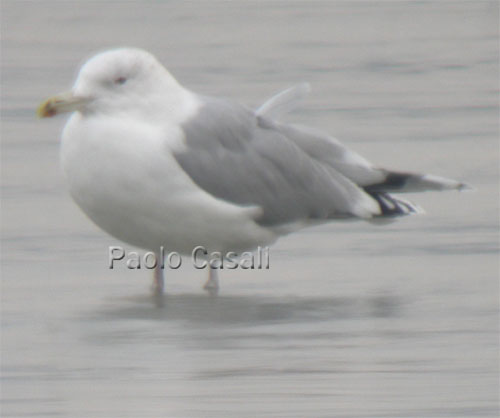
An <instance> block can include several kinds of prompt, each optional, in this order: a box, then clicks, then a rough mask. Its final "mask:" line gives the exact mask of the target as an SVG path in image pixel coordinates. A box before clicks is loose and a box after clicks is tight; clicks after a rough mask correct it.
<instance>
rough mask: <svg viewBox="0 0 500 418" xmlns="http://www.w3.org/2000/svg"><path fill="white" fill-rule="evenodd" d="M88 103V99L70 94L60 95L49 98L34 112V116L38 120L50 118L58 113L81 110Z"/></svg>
mask: <svg viewBox="0 0 500 418" xmlns="http://www.w3.org/2000/svg"><path fill="white" fill-rule="evenodd" d="M88 101H89V99H88V98H86V97H79V96H75V95H74V94H73V93H71V92H67V93H62V94H60V95H57V96H53V97H49V98H48V99H47V100H45V101H44V102H43V103H41V104H40V106H38V109H37V110H36V114H37V116H38V117H39V118H50V117H52V116H55V115H57V114H59V113H67V112H74V111H76V110H81V109H82V107H83V106H84V105H85V104H86V103H88Z"/></svg>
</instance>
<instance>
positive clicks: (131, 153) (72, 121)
mask: <svg viewBox="0 0 500 418" xmlns="http://www.w3.org/2000/svg"><path fill="white" fill-rule="evenodd" d="M308 90H309V86H308V85H307V84H301V85H299V86H295V87H292V88H289V89H287V90H285V91H283V92H281V93H279V94H277V95H275V96H273V97H272V98H270V99H269V100H268V101H266V102H265V103H264V104H263V105H261V106H260V107H259V108H257V109H255V110H254V109H251V108H248V107H246V106H243V105H241V104H239V103H237V102H234V101H232V100H229V99H225V98H216V97H207V96H203V95H199V94H196V93H194V92H192V91H190V90H188V89H187V88H185V87H183V86H182V85H181V84H180V83H179V82H178V81H177V80H176V79H175V78H174V77H173V76H172V75H171V74H170V73H169V72H168V71H167V69H166V68H165V67H164V66H163V65H162V64H161V63H160V62H159V61H158V60H157V59H156V58H155V57H154V56H153V55H152V54H150V53H149V52H147V51H144V50H141V49H136V48H117V49H112V50H108V51H104V52H101V53H98V54H97V55H95V56H94V57H92V58H91V59H89V60H88V61H87V62H86V63H85V64H84V65H83V66H82V68H81V69H80V71H79V73H78V76H77V79H76V82H75V84H74V86H73V88H72V89H71V91H69V92H67V93H63V94H60V95H57V96H54V97H51V98H49V99H47V100H45V101H44V102H43V103H42V104H41V105H40V106H39V107H38V110H37V113H38V116H39V117H52V116H55V115H58V114H60V113H72V114H71V117H70V118H69V120H68V121H67V123H66V125H65V127H64V129H63V132H62V139H61V154H60V159H61V165H62V168H63V172H64V174H65V177H66V180H67V183H68V186H69V192H70V194H71V196H72V197H73V199H74V201H75V202H76V203H77V205H78V206H79V207H80V208H81V209H82V210H83V212H84V213H85V214H86V215H87V216H88V217H89V218H90V219H91V220H92V221H93V222H94V223H95V224H97V225H98V226H99V227H100V228H101V229H103V230H104V231H106V232H107V233H109V234H110V235H112V236H113V237H115V238H117V239H119V240H121V241H124V242H126V243H128V244H131V245H133V246H136V247H139V248H143V249H147V250H151V251H154V252H156V253H157V252H158V248H160V247H161V246H163V247H164V248H165V249H167V250H169V251H176V252H178V253H179V254H190V253H191V252H192V250H193V248H195V247H197V246H203V247H204V248H206V249H208V250H209V251H219V252H221V253H222V254H226V253H227V252H229V251H233V252H241V251H247V250H250V251H251V250H254V249H255V248H257V247H258V246H264V245H271V244H272V243H274V242H275V241H276V240H277V239H278V238H279V237H280V236H283V235H286V234H289V233H291V232H294V231H297V230H298V229H300V228H303V227H306V226H309V225H315V224H318V223H320V222H327V221H334V220H338V221H341V220H346V219H356V218H357V219H361V220H366V221H371V222H376V221H377V220H381V219H388V218H394V217H398V216H402V215H409V214H413V213H418V212H419V211H420V210H419V207H418V206H416V205H414V204H413V203H410V202H408V201H406V200H404V199H402V198H400V197H395V196H393V195H391V194H390V193H407V192H420V191H425V190H446V189H456V190H461V189H464V188H466V185H465V184H464V183H462V182H459V181H455V180H450V179H447V178H442V177H438V176H434V175H425V174H416V173H410V172H400V171H392V170H388V169H385V168H382V167H378V166H376V165H373V164H372V163H370V162H369V161H368V160H366V159H365V158H364V157H362V156H360V155H359V154H357V153H355V152H354V151H352V150H350V149H348V148H347V147H346V146H344V145H343V144H341V143H340V142H339V141H338V140H336V139H334V138H333V137H331V136H330V135H328V134H326V133H324V132H322V131H320V130H317V129H313V128H310V127H306V126H301V125H296V124H288V123H283V122H281V121H280V118H281V117H282V116H283V115H284V114H286V113H288V112H289V111H290V110H291V109H292V108H294V107H295V105H296V103H297V102H298V101H299V100H300V99H301V98H302V97H303V96H304V95H305V94H307V92H308ZM154 276H155V279H154V290H155V292H156V293H160V294H161V293H162V292H163V288H164V282H163V272H162V270H161V269H160V268H159V264H158V265H157V267H156V269H155V274H154ZM218 288H219V284H218V279H217V274H216V269H214V268H209V279H208V281H207V283H206V284H205V289H206V290H208V291H209V292H211V293H217V290H218Z"/></svg>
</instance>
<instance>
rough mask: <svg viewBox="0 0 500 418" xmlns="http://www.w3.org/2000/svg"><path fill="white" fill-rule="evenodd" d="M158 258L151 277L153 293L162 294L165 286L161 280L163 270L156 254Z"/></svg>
mask: <svg viewBox="0 0 500 418" xmlns="http://www.w3.org/2000/svg"><path fill="white" fill-rule="evenodd" d="M156 257H157V258H156V259H157V260H158V264H157V265H156V267H155V271H154V278H153V293H154V294H155V295H163V290H164V287H165V284H164V280H163V270H162V269H161V267H160V266H161V262H160V259H159V256H158V255H157V256H156Z"/></svg>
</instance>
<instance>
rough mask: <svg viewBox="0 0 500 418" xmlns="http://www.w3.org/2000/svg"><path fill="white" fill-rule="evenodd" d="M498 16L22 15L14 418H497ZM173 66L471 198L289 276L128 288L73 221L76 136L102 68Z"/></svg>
mask: <svg viewBox="0 0 500 418" xmlns="http://www.w3.org/2000/svg"><path fill="white" fill-rule="evenodd" d="M498 27H499V22H498V3H497V2H494V1H493V2H482V1H478V2H453V1H450V2H385V1H384V2H370V3H368V2H337V1H333V2H305V1H303V2H302V1H295V2H258V3H257V2H247V1H241V2H210V3H208V2H183V3H182V4H181V3H176V4H175V5H174V3H171V2H163V1H148V2H136V1H128V2H57V1H44V2H16V1H3V2H2V64H1V65H2V68H1V73H2V113H1V115H2V124H1V134H2V154H1V158H2V167H1V169H2V228H3V229H2V242H3V244H2V250H3V251H2V300H1V302H2V305H1V308H2V315H1V320H2V328H1V330H2V338H1V345H2V359H1V360H2V361H1V366H2V386H1V395H2V406H1V415H2V416H3V417H21V416H22V417H42V416H49V417H58V416H61V417H175V418H177V417H179V418H195V417H200V418H201V417H204V418H205V417H218V418H219V417H238V418H245V417H248V418H251V417H252V418H253V417H287V418H291V417H419V418H422V417H429V418H430V417H495V416H498V402H499V400H498V393H499V387H498V382H499V380H498V378H499V375H498V354H499V352H498V325H499V324H498V305H499V303H498V271H499V270H498V269H499V260H498V157H499V154H498V135H499V127H498V87H499V86H498V75H499V72H498V62H499V57H498V51H499V48H498V39H499V38H498V35H499V34H498ZM117 45H132V46H140V47H144V48H146V49H148V50H150V51H152V52H153V53H155V54H156V55H157V56H158V57H159V59H160V60H161V61H162V62H163V63H165V64H166V65H167V66H168V68H169V69H170V70H171V72H172V73H173V74H174V75H175V76H176V77H177V78H178V79H179V80H180V81H181V82H182V83H183V84H185V85H187V86H189V87H190V88H192V89H193V90H195V91H198V92H202V93H204V94H217V95H224V96H228V97H232V98H235V99H238V100H240V101H242V102H243V103H245V104H247V105H251V106H256V105H258V104H259V103H261V102H262V101H263V100H264V99H265V98H266V97H268V96H270V95H272V94H274V93H275V92H276V91H279V90H281V89H284V88H286V87H289V86H290V85H293V84H297V83H300V82H303V81H308V82H310V83H311V85H312V88H313V91H312V93H311V95H310V96H309V97H307V99H306V100H305V101H304V104H303V107H302V108H301V109H298V110H297V111H294V112H293V113H292V114H291V115H289V119H290V120H294V121H299V122H301V123H306V124H309V125H313V126H316V127H318V128H321V129H325V130H327V131H329V132H331V133H332V134H333V135H335V136H336V137H338V138H340V139H341V140H343V141H344V142H345V143H348V144H350V145H351V146H352V147H353V148H354V149H356V150H357V151H359V152H360V153H362V154H363V155H364V156H366V157H367V158H369V159H370V160H373V161H375V162H377V163H379V164H381V165H387V166H391V167H394V168H399V169H405V170H413V171H423V172H430V173H434V174H437V175H443V176H449V177H452V178H457V179H460V180H464V181H466V182H468V183H470V184H471V185H472V186H473V187H474V191H473V192H470V193H443V194H439V193H434V194H432V193H428V194H420V195H415V196H413V195H412V196H409V198H410V199H411V200H413V201H416V202H418V203H419V204H420V205H421V206H422V207H424V208H425V209H426V210H427V214H426V215H423V216H412V217H407V218H405V219H400V220H398V221H396V222H390V223H387V224H385V225H374V224H370V223H362V222H347V223H332V224H327V225H320V226H316V227H313V228H308V229H305V230H303V231H301V232H299V233H296V234H293V235H291V236H289V237H285V238H283V239H281V240H280V241H279V242H278V243H277V244H276V245H274V246H273V247H272V248H271V253H270V261H271V265H270V267H271V268H270V269H269V270H254V271H243V270H234V271H229V270H226V271H223V272H221V274H220V277H221V285H222V290H221V294H220V295H219V296H218V297H210V296H208V295H206V294H204V293H203V291H202V289H201V286H202V284H203V282H204V280H205V279H206V277H205V276H206V272H205V271H199V270H195V269H193V268H189V266H184V267H183V268H181V269H180V270H176V271H174V270H167V271H166V275H167V292H168V294H167V295H166V296H165V297H164V298H154V297H153V296H151V295H150V289H149V286H150V280H151V273H150V272H149V271H147V270H144V269H143V270H140V271H133V270H127V269H126V268H125V266H124V265H120V266H118V268H117V269H114V270H109V269H108V268H107V265H108V259H107V257H108V246H109V245H120V243H118V242H116V241H115V240H114V239H113V238H110V237H108V236H107V235H105V234H104V233H103V232H101V231H99V230H98V229H97V228H96V227H95V226H93V225H92V224H91V222H89V221H88V220H87V219H86V218H85V217H84V216H83V215H82V214H81V212H80V211H79V209H78V208H77V207H76V205H74V204H73V203H72V202H71V199H70V197H69V196H68V194H67V192H66V190H65V186H64V180H63V176H62V174H61V172H60V170H59V168H58V138H59V134H60V131H61V129H62V126H63V124H64V117H61V118H54V119H51V120H42V121H40V120H36V119H35V118H34V109H35V108H36V106H37V104H38V103H39V102H40V101H41V100H42V99H44V98H45V97H46V96H48V95H51V94H54V93H57V92H60V91H63V90H65V89H67V88H68V87H69V86H70V85H71V83H72V81H73V77H74V74H75V71H76V69H77V67H78V66H79V65H80V63H81V62H82V61H83V60H84V59H85V58H86V57H87V56H89V55H91V54H92V53H93V52H95V51H96V50H100V49H103V48H107V47H111V46H117Z"/></svg>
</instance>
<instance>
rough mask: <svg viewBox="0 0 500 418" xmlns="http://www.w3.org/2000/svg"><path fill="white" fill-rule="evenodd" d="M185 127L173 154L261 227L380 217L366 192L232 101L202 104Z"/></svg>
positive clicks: (205, 185) (194, 175)
mask: <svg viewBox="0 0 500 418" xmlns="http://www.w3.org/2000/svg"><path fill="white" fill-rule="evenodd" d="M182 129H183V130H184V133H185V140H186V147H185V149H184V150H183V151H178V152H176V153H175V154H174V155H175V157H176V159H177V161H178V163H179V164H180V166H181V167H182V168H183V169H184V171H185V172H186V173H187V174H188V175H189V176H190V177H191V178H192V179H193V181H194V182H195V183H196V184H197V185H198V186H199V187H200V188H202V189H204V190H205V191H207V192H208V193H210V194H211V195H213V196H215V197H217V198H220V199H223V200H225V201H228V202H231V203H234V204H238V205H242V206H259V207H260V208H262V215H261V217H260V218H259V219H257V221H258V222H259V223H261V224H265V225H281V224H286V223H291V222H296V221H300V220H307V219H327V218H332V217H343V216H353V215H354V216H359V217H366V218H369V217H371V216H372V215H374V214H378V213H379V206H378V204H377V203H376V202H375V201H374V200H373V199H372V198H371V197H370V196H369V195H368V194H366V193H365V192H364V191H363V190H362V189H361V188H359V187H358V186H356V185H355V184H354V183H353V182H352V181H350V180H349V179H348V178H346V177H345V176H344V175H342V174H340V173H339V172H338V171H337V170H335V168H334V167H332V166H329V165H327V164H324V163H322V162H321V161H318V160H317V159H315V158H313V157H312V156H311V154H310V153H308V152H304V150H302V149H301V147H300V146H299V145H298V144H297V143H296V142H295V141H293V140H290V138H289V137H288V136H289V134H290V132H287V131H286V130H285V129H282V128H280V127H279V126H278V125H275V124H273V123H272V122H269V121H267V120H266V119H264V118H260V117H257V116H256V115H255V114H254V113H253V112H252V111H250V110H248V109H246V108H244V107H242V106H239V105H237V104H235V103H232V102H229V101H225V100H218V99H205V104H204V106H203V107H202V108H201V109H200V110H199V112H198V114H197V115H196V116H194V117H192V118H191V119H190V120H188V121H186V122H185V123H184V124H183V126H182ZM290 129H291V128H290ZM296 135H298V132H296Z"/></svg>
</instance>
